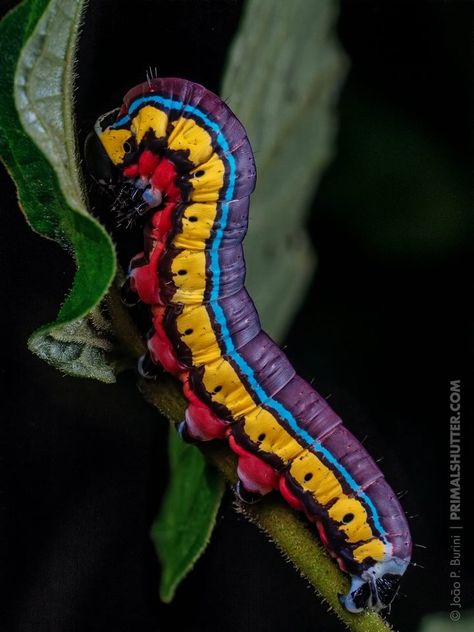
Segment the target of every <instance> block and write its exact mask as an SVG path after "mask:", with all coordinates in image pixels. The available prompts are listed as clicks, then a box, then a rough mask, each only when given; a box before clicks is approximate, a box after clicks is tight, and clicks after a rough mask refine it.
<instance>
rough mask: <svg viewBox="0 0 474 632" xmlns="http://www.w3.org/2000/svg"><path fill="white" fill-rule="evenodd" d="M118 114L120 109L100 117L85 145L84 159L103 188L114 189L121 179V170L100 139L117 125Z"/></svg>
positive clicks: (90, 171)
mask: <svg viewBox="0 0 474 632" xmlns="http://www.w3.org/2000/svg"><path fill="white" fill-rule="evenodd" d="M118 113H119V109H118V108H116V109H115V110H112V111H111V112H107V113H106V114H103V115H102V116H100V117H99V118H98V119H97V122H96V124H95V125H94V131H92V132H90V133H89V134H88V135H87V138H86V141H85V143H84V158H85V161H86V166H87V169H88V170H89V173H90V174H91V176H92V177H93V178H94V180H96V182H98V183H99V184H101V185H102V186H108V187H113V186H114V185H116V184H117V182H118V180H119V177H120V173H119V170H118V169H117V167H116V166H115V165H114V164H113V162H112V161H111V160H110V158H109V156H108V155H107V152H106V151H105V148H104V146H103V144H102V143H101V142H100V139H99V134H100V133H101V132H103V131H104V130H105V129H106V128H107V127H109V126H110V125H112V124H113V123H115V121H116V119H117V115H118Z"/></svg>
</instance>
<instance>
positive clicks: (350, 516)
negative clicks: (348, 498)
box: [342, 513, 354, 524]
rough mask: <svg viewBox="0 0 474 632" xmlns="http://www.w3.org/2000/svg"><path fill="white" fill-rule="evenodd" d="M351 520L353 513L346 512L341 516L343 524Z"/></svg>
mask: <svg viewBox="0 0 474 632" xmlns="http://www.w3.org/2000/svg"><path fill="white" fill-rule="evenodd" d="M352 520H354V514H353V513H346V515H345V516H343V517H342V522H343V523H344V524H347V523H348V522H352Z"/></svg>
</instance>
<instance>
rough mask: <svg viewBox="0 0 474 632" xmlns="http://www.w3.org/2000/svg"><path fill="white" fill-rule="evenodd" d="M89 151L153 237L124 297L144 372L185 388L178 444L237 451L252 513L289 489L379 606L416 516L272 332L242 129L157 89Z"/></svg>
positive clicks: (152, 86) (100, 123) (131, 105)
mask: <svg viewBox="0 0 474 632" xmlns="http://www.w3.org/2000/svg"><path fill="white" fill-rule="evenodd" d="M84 152H85V160H86V164H87V166H88V169H89V171H90V173H91V175H92V177H93V178H94V179H95V180H96V181H97V182H99V183H100V184H101V185H102V186H104V187H106V188H108V189H109V190H110V191H111V192H113V194H114V196H115V199H116V200H115V205H114V208H115V210H116V211H117V214H118V217H119V221H122V222H127V223H128V224H140V225H141V226H142V227H143V239H144V248H143V252H141V253H139V254H138V255H136V256H135V257H134V258H133V259H132V261H131V263H130V267H129V272H128V276H127V280H126V282H125V284H124V287H123V297H124V300H125V301H126V302H127V303H129V304H133V303H134V302H138V301H141V302H142V303H144V304H146V305H148V306H149V311H150V316H151V320H152V329H151V332H150V334H149V336H148V340H147V348H148V351H147V353H146V354H145V355H144V356H142V358H141V359H140V361H139V371H140V372H141V374H142V375H144V376H146V377H152V376H153V375H155V374H156V373H157V371H158V370H162V369H164V370H166V371H167V372H169V373H171V374H173V375H174V376H176V377H177V378H178V379H179V380H180V381H181V383H182V387H183V392H184V395H185V397H186V400H187V409H186V414H185V419H184V420H183V421H182V422H181V424H179V427H178V430H179V433H180V434H181V436H182V437H183V438H184V439H185V440H188V441H208V440H211V439H226V440H227V441H228V443H229V445H230V448H231V449H232V450H233V451H234V452H235V453H236V454H237V457H238V469H237V474H238V483H237V485H236V493H237V494H238V496H239V497H240V498H241V499H242V501H244V502H253V501H255V500H257V499H258V498H260V497H261V496H263V495H264V494H267V493H268V492H270V491H272V490H279V491H280V493H281V495H282V496H283V497H284V499H285V500H286V501H287V502H288V503H289V505H290V506H291V507H293V508H295V509H297V510H301V511H303V512H304V513H305V514H306V516H307V517H308V519H309V520H310V521H311V522H312V523H313V524H315V525H316V527H317V530H318V532H319V535H320V538H321V540H322V542H323V544H324V545H325V546H326V548H327V549H328V551H329V553H330V554H331V555H332V557H334V558H335V559H336V561H337V563H338V565H339V567H340V568H341V569H342V570H343V571H344V572H345V573H348V574H349V575H350V580H351V582H350V588H349V590H348V592H347V594H345V595H340V597H339V598H340V600H341V603H342V604H343V606H344V607H345V608H346V609H347V610H349V611H350V612H360V611H362V610H364V609H373V610H377V611H378V610H381V609H382V608H385V607H386V606H388V605H389V604H390V603H391V601H392V600H393V598H394V596H395V594H396V592H397V590H398V587H399V581H400V578H401V576H402V575H403V573H404V572H405V570H406V568H407V566H408V564H409V561H410V556H411V538H410V532H409V528H408V524H407V521H406V517H405V514H404V512H403V510H402V508H401V506H400V504H399V502H398V499H397V496H396V495H395V493H394V492H393V491H392V489H391V488H390V487H389V485H388V483H387V482H386V481H385V479H384V477H383V474H382V472H381V471H380V470H379V468H378V467H377V465H376V464H375V463H374V461H373V460H372V458H371V457H370V456H369V454H368V453H367V452H366V450H365V449H364V447H363V446H362V445H361V443H359V441H358V440H357V439H356V438H355V437H354V436H353V435H352V434H351V433H350V432H349V430H347V429H346V428H345V427H344V425H343V424H342V421H341V419H340V417H339V416H338V415H337V414H336V413H335V412H334V411H333V410H332V409H331V407H330V406H329V405H328V403H327V402H326V400H325V399H324V398H323V397H321V396H320V395H319V394H318V393H317V392H316V391H315V390H314V389H313V388H312V387H311V386H310V385H309V384H308V383H307V382H306V381H305V380H304V379H303V378H301V377H300V376H298V375H297V374H296V372H295V370H294V368H293V366H292V365H291V363H290V362H289V360H288V359H287V358H286V356H285V354H284V353H283V352H282V351H281V350H280V348H279V347H278V346H277V345H276V344H275V343H274V342H273V341H272V340H271V339H270V337H269V336H268V335H267V334H266V333H265V332H264V331H262V328H261V325H260V321H259V317H258V314H257V311H256V309H255V307H254V304H253V302H252V300H251V298H250V296H249V295H248V293H247V291H246V290H245V286H244V280H245V262H244V257H243V251H242V240H243V238H244V236H245V233H246V230H247V222H248V208H249V196H250V194H251V193H252V191H253V189H254V186H255V180H256V170H255V163H254V158H253V153H252V149H251V147H250V143H249V140H248V138H247V135H246V132H245V130H244V128H243V126H242V125H241V123H240V122H239V121H238V120H237V118H236V117H235V116H234V114H233V113H232V112H231V110H230V109H229V108H228V107H227V105H226V104H225V103H223V102H222V101H221V99H220V98H219V97H217V96H216V95H214V94H213V93H211V92H210V91H208V90H206V89H205V88H204V87H203V86H201V85H198V84H196V83H192V82H190V81H187V80H184V79H176V78H166V79H165V78H161V79H158V78H149V79H148V81H147V82H145V83H142V84H140V85H138V86H136V87H134V88H132V89H131V90H130V91H129V92H128V93H127V94H126V95H125V97H124V100H123V103H122V106H121V107H120V108H117V109H115V110H113V111H111V112H108V113H106V114H104V115H102V116H100V117H99V118H98V120H97V122H96V124H95V126H94V130H93V131H92V132H91V133H90V134H89V135H88V137H87V139H86V143H85V150H84Z"/></svg>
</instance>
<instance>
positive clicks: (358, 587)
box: [339, 558, 409, 613]
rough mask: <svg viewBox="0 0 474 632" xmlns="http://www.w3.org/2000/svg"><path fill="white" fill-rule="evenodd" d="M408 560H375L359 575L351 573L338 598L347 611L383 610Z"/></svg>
mask: <svg viewBox="0 0 474 632" xmlns="http://www.w3.org/2000/svg"><path fill="white" fill-rule="evenodd" d="M408 564H409V561H406V560H401V559H398V558H392V559H389V560H385V561H383V562H377V563H376V564H374V565H373V566H371V567H370V568H368V569H367V570H365V571H363V572H362V573H361V574H360V575H351V585H350V588H349V591H348V592H347V594H345V595H339V600H340V602H341V604H342V605H343V606H344V608H345V609H346V610H348V611H349V612H354V613H356V612H362V611H363V610H375V611H377V612H378V611H379V610H383V609H384V608H386V607H387V606H389V605H390V604H391V603H392V601H393V599H394V597H395V595H396V594H397V591H398V587H399V583H400V579H401V577H402V575H403V573H404V572H405V570H406V567H407V566H408Z"/></svg>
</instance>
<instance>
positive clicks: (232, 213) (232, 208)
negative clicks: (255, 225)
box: [213, 197, 249, 248]
mask: <svg viewBox="0 0 474 632" xmlns="http://www.w3.org/2000/svg"><path fill="white" fill-rule="evenodd" d="M227 208H228V216H227V223H226V227H225V229H224V231H223V233H222V241H221V247H222V248H228V247H229V246H235V245H237V244H240V243H241V242H242V240H243V238H244V237H245V234H246V232H247V225H248V210H249V198H248V197H246V198H242V199H241V200H232V202H230V203H229V204H228V206H227ZM220 228H221V223H220V217H219V218H218V219H217V220H216V221H215V223H214V226H213V235H215V233H216V231H217V230H219V229H220Z"/></svg>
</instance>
